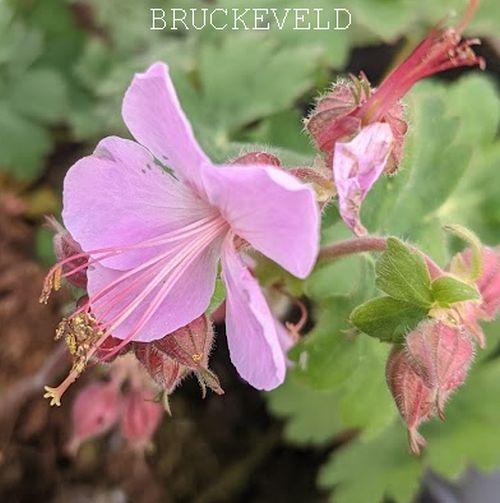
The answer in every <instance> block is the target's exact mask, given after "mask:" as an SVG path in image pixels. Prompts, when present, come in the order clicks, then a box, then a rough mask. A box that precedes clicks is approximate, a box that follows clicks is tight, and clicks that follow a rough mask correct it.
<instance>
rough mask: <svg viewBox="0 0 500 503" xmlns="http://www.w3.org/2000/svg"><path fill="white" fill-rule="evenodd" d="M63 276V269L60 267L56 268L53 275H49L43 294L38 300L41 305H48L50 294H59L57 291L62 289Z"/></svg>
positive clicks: (44, 284) (44, 283)
mask: <svg viewBox="0 0 500 503" xmlns="http://www.w3.org/2000/svg"><path fill="white" fill-rule="evenodd" d="M61 276H62V269H61V268H60V267H57V268H55V269H54V271H53V272H52V273H49V274H48V275H47V277H46V278H45V281H44V282H43V287H42V293H41V294H40V297H39V298H38V302H40V304H47V302H48V300H49V298H50V294H51V293H52V292H53V291H55V292H57V290H59V289H60V288H61Z"/></svg>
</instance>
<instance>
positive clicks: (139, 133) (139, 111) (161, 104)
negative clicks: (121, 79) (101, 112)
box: [122, 62, 208, 189]
mask: <svg viewBox="0 0 500 503" xmlns="http://www.w3.org/2000/svg"><path fill="white" fill-rule="evenodd" d="M122 116H123V120H124V121H125V124H126V125H127V127H128V128H129V130H130V132H131V133H132V135H133V136H134V138H135V139H136V140H137V141H138V142H139V143H141V144H142V145H144V146H145V147H147V148H148V149H149V150H150V151H151V152H152V153H153V155H154V156H155V157H156V158H157V159H158V160H159V161H161V162H162V163H163V164H165V165H167V166H168V167H170V168H172V169H173V170H174V171H175V172H176V174H177V175H179V176H180V177H182V178H183V179H185V180H187V181H188V182H189V183H191V184H193V185H194V186H195V187H197V188H198V189H199V188H200V187H201V185H200V183H199V170H200V169H201V166H202V164H203V163H206V162H208V158H207V156H206V155H205V153H204V152H203V150H202V149H201V148H200V146H199V145H198V142H197V141H196V139H195V137H194V135H193V131H192V128H191V125H190V124H189V121H188V120H187V118H186V116H185V115H184V112H183V110H182V108H181V105H180V103H179V99H178V98H177V94H176V92H175V88H174V85H173V83H172V80H171V79H170V74H169V70H168V66H167V65H165V64H164V63H160V62H158V63H154V64H153V65H152V66H150V67H149V68H148V70H146V72H144V73H137V74H136V75H135V77H134V79H133V80H132V83H131V84H130V87H129V88H128V90H127V92H126V93H125V97H124V98H123V106H122Z"/></svg>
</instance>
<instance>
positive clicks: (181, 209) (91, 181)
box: [63, 137, 214, 269]
mask: <svg viewBox="0 0 500 503" xmlns="http://www.w3.org/2000/svg"><path fill="white" fill-rule="evenodd" d="M63 206H64V208H63V220H64V224H65V226H66V227H67V229H68V230H69V232H70V233H71V235H72V236H73V238H74V239H75V240H76V241H77V242H78V243H79V244H80V246H81V247H82V249H83V250H84V251H85V252H90V251H91V250H97V249H103V248H105V249H107V248H112V247H128V246H130V245H134V244H135V243H140V242H143V241H145V240H149V239H152V238H155V237H157V236H161V235H165V234H167V233H172V232H173V231H178V230H180V229H183V228H185V227H187V226H189V225H191V226H192V225H194V224H195V223H196V222H198V221H201V220H202V219H206V218H210V216H211V215H213V214H214V211H213V210H212V209H210V207H209V206H208V204H207V203H205V202H203V201H202V200H201V199H199V198H198V197H197V196H196V195H195V193H194V192H193V191H192V190H191V189H190V188H189V187H187V186H186V185H184V184H182V183H180V182H179V181H178V180H176V179H175V178H174V177H173V176H172V175H170V174H169V173H168V172H167V171H165V170H164V169H163V168H161V167H160V166H158V165H157V164H155V162H154V159H153V157H152V156H151V154H150V153H149V152H148V151H147V150H146V149H145V148H143V147H141V146H140V145H139V144H137V143H135V142H133V141H130V140H124V139H121V138H117V137H109V138H105V139H104V140H102V141H101V142H100V143H99V144H98V146H97V147H96V149H95V151H94V153H93V154H92V155H90V156H88V157H84V158H83V159H81V160H79V161H78V162H77V163H76V164H74V165H73V167H72V168H71V169H70V170H69V171H68V173H67V175H66V178H65V180H64V192H63ZM173 244H176V243H175V242H174V243H173ZM169 246H172V244H168V243H164V244H162V245H161V246H147V247H140V248H136V249H129V250H128V251H123V252H122V253H119V254H117V255H115V256H111V257H109V258H105V259H103V260H102V264H103V265H105V266H106V267H112V268H116V269H129V268H132V267H135V266H136V265H137V264H140V263H141V262H144V261H145V260H147V259H148V258H150V257H152V256H154V255H155V254H156V253H158V250H159V249H160V248H161V249H166V248H168V247H169ZM91 255H92V253H91ZM101 256H103V255H101ZM95 258H97V256H96V257H95Z"/></svg>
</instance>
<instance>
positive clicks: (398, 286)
mask: <svg viewBox="0 0 500 503" xmlns="http://www.w3.org/2000/svg"><path fill="white" fill-rule="evenodd" d="M375 272H376V274H377V279H376V285H377V287H378V288H379V289H380V290H382V291H383V292H385V293H386V294H387V295H390V296H391V297H393V298H395V299H398V300H402V301H404V302H408V303H410V304H415V305H417V306H423V307H429V306H430V305H431V304H432V295H431V289H430V282H431V280H430V276H429V271H428V270H427V266H426V264H425V261H424V259H423V257H422V256H421V255H420V254H419V253H418V252H414V251H412V250H410V249H409V248H408V247H407V246H406V245H405V244H404V243H403V242H401V241H400V240H399V239H396V238H388V239H387V250H386V251H385V252H384V253H383V254H382V255H381V256H380V258H379V259H378V260H377V265H376V267H375Z"/></svg>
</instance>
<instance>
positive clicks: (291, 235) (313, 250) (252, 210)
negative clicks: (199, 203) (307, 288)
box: [203, 165, 319, 278]
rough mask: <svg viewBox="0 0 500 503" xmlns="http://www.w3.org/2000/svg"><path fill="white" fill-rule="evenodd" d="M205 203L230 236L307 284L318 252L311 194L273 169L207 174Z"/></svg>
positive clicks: (238, 168)
mask: <svg viewBox="0 0 500 503" xmlns="http://www.w3.org/2000/svg"><path fill="white" fill-rule="evenodd" d="M203 181H204V185H205V190H206V192H207V197H208V200H209V201H210V202H211V203H212V204H213V205H214V206H215V207H217V208H218V209H219V211H220V212H221V214H222V215H223V217H224V218H225V219H226V220H227V221H228V222H229V224H230V225H231V228H232V230H233V232H234V233H235V234H236V235H238V236H240V237H242V238H243V239H246V240H247V241H248V242H249V243H250V244H251V245H252V246H253V247H255V248H256V249H257V250H259V251H260V252H262V253H263V254H264V255H266V256H268V257H269V258H270V259H272V260H274V261H275V262H277V263H278V264H280V265H281V266H282V267H284V268H285V269H287V270H288V271H289V272H291V273H292V274H294V275H295V276H298V277H299V278H305V277H306V276H307V275H308V274H309V273H310V272H311V269H312V268H313V266H314V264H315V262H316V257H317V254H318V246H319V210H318V205H317V204H316V200H315V196H314V192H313V190H312V189H311V188H310V187H308V186H307V185H304V184H302V183H301V182H299V181H298V180H297V179H296V178H295V177H293V176H292V175H290V174H288V173H286V172H285V171H283V170H280V169H278V168H275V167H272V166H263V165H253V166H240V165H231V166H221V167H213V168H212V169H207V170H205V171H204V173H203Z"/></svg>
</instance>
